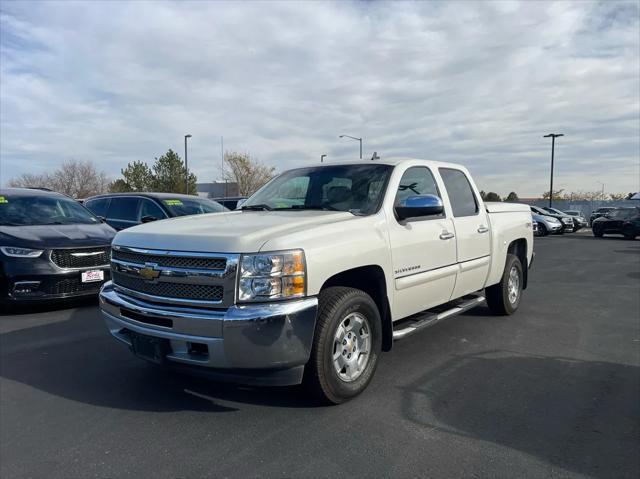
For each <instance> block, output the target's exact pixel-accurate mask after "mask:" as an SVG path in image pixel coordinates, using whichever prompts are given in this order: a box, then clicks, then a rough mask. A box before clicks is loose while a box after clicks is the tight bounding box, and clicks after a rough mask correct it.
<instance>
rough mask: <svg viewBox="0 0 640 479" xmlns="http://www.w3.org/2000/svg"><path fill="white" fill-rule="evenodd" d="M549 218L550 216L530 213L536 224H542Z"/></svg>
mask: <svg viewBox="0 0 640 479" xmlns="http://www.w3.org/2000/svg"><path fill="white" fill-rule="evenodd" d="M550 216H551V215H539V214H538V213H534V212H533V211H532V212H531V217H532V218H533V219H534V220H535V221H537V222H538V223H544V222H545V221H548V219H549V217H550ZM554 218H555V217H554ZM555 219H557V218H555Z"/></svg>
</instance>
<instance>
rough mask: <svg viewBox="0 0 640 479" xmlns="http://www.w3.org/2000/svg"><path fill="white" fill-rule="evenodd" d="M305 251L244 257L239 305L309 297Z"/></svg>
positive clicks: (241, 265)
mask: <svg viewBox="0 0 640 479" xmlns="http://www.w3.org/2000/svg"><path fill="white" fill-rule="evenodd" d="M306 274H307V271H306V265H305V260H304V252H303V251H302V250H299V249H298V250H292V251H279V252H276V253H260V254H243V255H242V256H241V257H240V279H239V280H238V301H269V300H273V299H288V298H299V297H301V296H304V295H305V294H306V293H307V276H306Z"/></svg>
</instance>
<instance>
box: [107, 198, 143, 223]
mask: <svg viewBox="0 0 640 479" xmlns="http://www.w3.org/2000/svg"><path fill="white" fill-rule="evenodd" d="M139 201H140V200H139V199H138V198H127V197H124V198H120V197H113V198H111V204H110V205H109V213H108V214H107V218H109V219H110V220H111V219H113V220H125V221H132V222H135V223H138V222H139V220H138V202H139Z"/></svg>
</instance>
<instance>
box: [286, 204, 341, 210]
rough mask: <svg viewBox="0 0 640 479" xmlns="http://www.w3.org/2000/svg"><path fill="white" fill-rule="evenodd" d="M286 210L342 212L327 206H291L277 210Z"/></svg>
mask: <svg viewBox="0 0 640 479" xmlns="http://www.w3.org/2000/svg"><path fill="white" fill-rule="evenodd" d="M278 209H283V210H284V209H286V210H322V211H344V210H340V209H338V208H335V207H333V206H329V205H308V206H307V205H291V206H290V207H289V208H278Z"/></svg>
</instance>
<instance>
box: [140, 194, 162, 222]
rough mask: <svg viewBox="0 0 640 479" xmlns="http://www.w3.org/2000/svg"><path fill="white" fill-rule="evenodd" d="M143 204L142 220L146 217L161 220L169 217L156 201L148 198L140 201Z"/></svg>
mask: <svg viewBox="0 0 640 479" xmlns="http://www.w3.org/2000/svg"><path fill="white" fill-rule="evenodd" d="M140 201H141V202H142V204H141V205H140V218H144V217H145V216H153V217H154V218H157V219H159V220H161V219H163V218H166V217H167V215H166V214H165V213H164V211H162V208H160V207H159V206H158V205H157V204H156V202H155V201H151V200H150V199H148V198H142V199H140Z"/></svg>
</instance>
